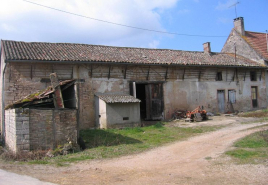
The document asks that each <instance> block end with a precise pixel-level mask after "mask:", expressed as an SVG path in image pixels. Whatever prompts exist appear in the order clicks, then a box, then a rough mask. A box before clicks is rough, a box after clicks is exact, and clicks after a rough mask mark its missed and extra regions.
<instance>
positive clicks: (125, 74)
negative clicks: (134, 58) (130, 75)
mask: <svg viewBox="0 0 268 185" xmlns="http://www.w3.org/2000/svg"><path fill="white" fill-rule="evenodd" d="M126 78H127V65H126V66H125V71H124V79H126Z"/></svg>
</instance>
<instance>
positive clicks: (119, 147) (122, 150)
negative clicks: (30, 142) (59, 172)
mask: <svg viewBox="0 0 268 185" xmlns="http://www.w3.org/2000/svg"><path fill="white" fill-rule="evenodd" d="M165 124H166V125H168V124H169V123H164V124H163V123H160V122H159V123H157V124H156V125H153V126H149V127H136V128H125V129H121V130H120V129H107V130H100V129H96V130H82V131H81V132H80V135H81V137H82V138H83V140H84V141H85V143H86V146H87V149H86V150H84V151H83V152H78V153H73V154H68V155H65V156H57V157H54V158H45V159H44V160H39V161H34V162H32V163H34V164H38V163H39V164H56V165H58V166H62V165H66V164H68V163H71V162H76V161H83V160H88V159H103V158H113V157H119V156H123V155H129V154H136V153H140V152H143V151H145V150H148V149H152V148H154V147H158V146H161V145H164V144H166V143H171V142H174V141H179V140H183V139H186V138H189V137H191V136H194V135H197V134H200V133H205V132H209V131H214V130H217V129H219V128H222V127H221V126H203V127H199V126H198V127H194V128H180V127H169V126H165Z"/></svg>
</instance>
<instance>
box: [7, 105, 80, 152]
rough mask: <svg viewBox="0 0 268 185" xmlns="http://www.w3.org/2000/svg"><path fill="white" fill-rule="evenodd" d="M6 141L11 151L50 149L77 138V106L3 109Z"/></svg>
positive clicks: (75, 140)
mask: <svg viewBox="0 0 268 185" xmlns="http://www.w3.org/2000/svg"><path fill="white" fill-rule="evenodd" d="M5 120H6V121H5V125H6V145H7V146H8V147H9V148H10V149H11V150H12V151H14V152H18V151H21V150H24V151H29V150H39V149H40V150H46V149H54V148H56V147H57V146H58V145H62V144H64V143H67V142H68V141H71V142H74V143H76V142H77V110H74V109H28V108H27V109H20V108H18V109H10V110H6V112H5Z"/></svg>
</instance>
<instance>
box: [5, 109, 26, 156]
mask: <svg viewBox="0 0 268 185" xmlns="http://www.w3.org/2000/svg"><path fill="white" fill-rule="evenodd" d="M5 123H6V127H5V130H6V145H7V146H8V148H9V149H10V150H11V151H13V152H18V151H28V150H29V149H30V139H29V109H9V110H6V111H5Z"/></svg>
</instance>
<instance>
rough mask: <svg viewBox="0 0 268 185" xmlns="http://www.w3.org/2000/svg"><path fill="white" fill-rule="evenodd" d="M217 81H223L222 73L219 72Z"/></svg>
mask: <svg viewBox="0 0 268 185" xmlns="http://www.w3.org/2000/svg"><path fill="white" fill-rule="evenodd" d="M216 81H222V72H217V74H216Z"/></svg>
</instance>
